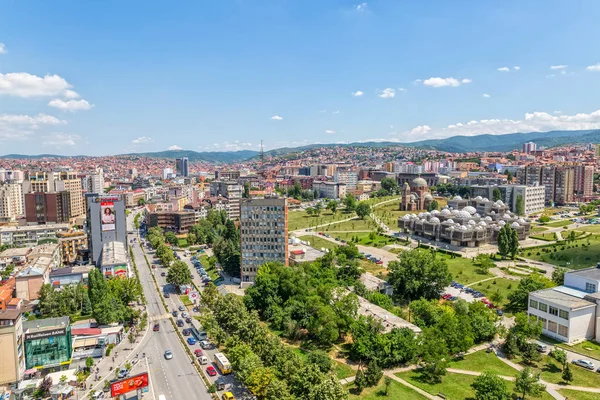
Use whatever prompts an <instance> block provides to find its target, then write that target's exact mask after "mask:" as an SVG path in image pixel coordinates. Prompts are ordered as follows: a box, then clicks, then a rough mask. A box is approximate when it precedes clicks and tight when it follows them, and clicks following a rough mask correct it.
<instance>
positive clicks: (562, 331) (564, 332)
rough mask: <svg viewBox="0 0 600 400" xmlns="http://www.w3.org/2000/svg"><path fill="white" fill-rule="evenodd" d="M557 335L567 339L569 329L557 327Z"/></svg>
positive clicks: (561, 326)
mask: <svg viewBox="0 0 600 400" xmlns="http://www.w3.org/2000/svg"><path fill="white" fill-rule="evenodd" d="M558 334H559V335H560V336H564V337H569V328H568V327H567V326H564V325H558Z"/></svg>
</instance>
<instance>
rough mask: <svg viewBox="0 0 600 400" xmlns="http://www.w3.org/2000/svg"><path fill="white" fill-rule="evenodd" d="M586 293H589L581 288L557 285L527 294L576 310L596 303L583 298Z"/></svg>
mask: <svg viewBox="0 0 600 400" xmlns="http://www.w3.org/2000/svg"><path fill="white" fill-rule="evenodd" d="M588 294H589V293H586V292H584V291H583V290H578V289H574V288H570V287H568V286H557V287H554V288H550V289H543V290H538V291H536V292H531V293H530V294H529V295H530V296H535V298H536V299H539V300H543V301H548V302H550V303H553V304H556V305H558V306H562V307H565V308H568V309H570V310H576V309H579V308H585V307H589V306H595V305H596V304H595V303H592V302H591V301H587V300H585V299H584V297H585V296H587V295H588Z"/></svg>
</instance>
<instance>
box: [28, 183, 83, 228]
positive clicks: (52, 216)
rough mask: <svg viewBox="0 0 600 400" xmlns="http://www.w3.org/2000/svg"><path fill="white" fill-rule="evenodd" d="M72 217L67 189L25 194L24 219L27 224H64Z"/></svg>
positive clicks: (69, 195) (69, 194)
mask: <svg viewBox="0 0 600 400" xmlns="http://www.w3.org/2000/svg"><path fill="white" fill-rule="evenodd" d="M72 217H74V215H73V213H72V212H71V193H69V192H67V191H62V192H47V193H43V192H35V193H27V194H26V195H25V220H26V221H27V223H28V224H37V225H43V224H66V223H69V221H70V220H71V218H72Z"/></svg>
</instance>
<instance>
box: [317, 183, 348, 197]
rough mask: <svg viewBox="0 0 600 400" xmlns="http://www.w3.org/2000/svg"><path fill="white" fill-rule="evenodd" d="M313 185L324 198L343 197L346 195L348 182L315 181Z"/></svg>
mask: <svg viewBox="0 0 600 400" xmlns="http://www.w3.org/2000/svg"><path fill="white" fill-rule="evenodd" d="M312 187H313V190H316V191H317V193H318V194H319V197H320V198H323V199H342V198H344V197H346V184H344V183H336V182H325V181H314V182H313V185H312Z"/></svg>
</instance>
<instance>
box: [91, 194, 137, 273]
mask: <svg viewBox="0 0 600 400" xmlns="http://www.w3.org/2000/svg"><path fill="white" fill-rule="evenodd" d="M85 202H86V215H87V226H86V229H87V235H88V246H89V251H90V261H91V262H92V263H93V264H94V265H96V266H99V265H100V263H101V261H102V247H103V246H104V244H105V243H109V242H121V243H123V245H124V246H125V249H126V250H127V220H126V218H125V199H124V198H123V197H121V196H111V195H98V194H87V195H86V196H85Z"/></svg>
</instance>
